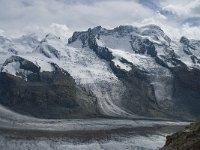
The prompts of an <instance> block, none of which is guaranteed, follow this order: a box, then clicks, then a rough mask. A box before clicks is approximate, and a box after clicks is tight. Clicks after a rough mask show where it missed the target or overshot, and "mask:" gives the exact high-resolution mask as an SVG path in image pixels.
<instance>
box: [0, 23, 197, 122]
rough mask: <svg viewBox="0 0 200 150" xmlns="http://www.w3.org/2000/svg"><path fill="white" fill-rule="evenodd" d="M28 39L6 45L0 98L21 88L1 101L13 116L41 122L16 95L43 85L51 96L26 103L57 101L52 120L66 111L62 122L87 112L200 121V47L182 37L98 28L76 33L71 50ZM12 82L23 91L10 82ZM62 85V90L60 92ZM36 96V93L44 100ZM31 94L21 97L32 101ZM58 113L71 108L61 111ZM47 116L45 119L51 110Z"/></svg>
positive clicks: (52, 40)
mask: <svg viewBox="0 0 200 150" xmlns="http://www.w3.org/2000/svg"><path fill="white" fill-rule="evenodd" d="M28 37H29V38H27V37H23V38H19V39H6V38H5V37H1V39H2V40H1V41H0V42H1V45H0V53H1V58H2V59H1V62H0V64H2V65H1V82H2V83H4V85H3V84H1V85H3V86H1V91H2V92H1V94H2V95H3V94H4V93H5V90H4V86H5V85H6V84H7V82H8V83H9V84H11V85H15V86H14V87H13V86H10V87H9V88H7V90H6V91H7V94H6V96H2V99H1V100H0V102H1V103H2V104H3V105H6V106H7V107H10V108H11V109H14V110H16V111H19V112H23V113H29V114H31V115H35V112H36V111H32V112H31V113H30V112H28V111H27V110H26V109H25V108H26V107H25V105H24V104H23V105H22V102H21V101H20V100H21V98H19V97H18V99H17V98H14V99H13V98H12V96H14V97H15V95H16V94H13V89H16V88H19V89H21V87H22V86H24V87H25V89H29V88H30V89H29V91H30V92H29V93H32V91H34V90H33V89H34V88H31V87H34V86H35V84H36V85H37V86H36V87H38V88H36V89H37V90H38V89H39V87H44V88H41V89H46V90H40V91H42V92H41V93H42V94H41V93H40V94H39V95H37V94H36V95H37V96H36V97H37V98H29V97H32V96H30V94H28V95H27V96H26V97H24V101H25V102H27V101H29V100H26V99H30V101H31V103H30V104H29V105H30V107H31V106H32V105H33V104H32V102H33V101H34V99H40V100H39V101H41V102H45V104H44V105H46V102H47V104H48V103H51V102H52V103H51V107H52V109H51V113H52V112H57V110H63V112H66V115H63V116H62V117H69V116H74V115H75V116H79V115H78V114H80V113H81V114H84V115H91V116H95V115H97V114H100V115H105V116H112V117H141V116H143V117H159V118H160V117H164V118H179V119H194V118H199V117H200V116H199V114H200V110H199V109H198V108H199V107H200V101H199V100H200V94H199V93H200V91H199V89H200V80H199V74H200V70H199V68H200V66H199V59H200V42H199V41H197V40H190V39H187V38H186V37H182V38H181V39H180V41H173V40H171V39H170V38H169V37H168V36H167V35H166V34H165V33H164V32H163V31H162V29H160V28H159V27H158V26H155V25H149V26H145V27H141V28H136V27H132V26H119V27H117V28H114V29H112V30H108V29H105V28H102V27H100V26H98V27H95V28H93V29H88V30H87V31H83V32H75V33H74V34H73V36H72V37H71V38H70V39H68V43H67V42H66V39H61V38H60V37H56V36H55V35H52V34H48V35H47V36H46V37H45V38H44V39H43V40H41V41H39V40H38V39H37V38H36V37H35V36H32V35H30V36H28ZM24 41H25V42H24ZM10 78H11V79H13V80H12V82H14V83H17V84H13V83H12V82H10ZM22 83H23V84H22ZM55 83H56V84H57V83H59V84H58V85H59V86H58V87H55V85H54V84H55ZM9 84H8V85H9ZM63 84H64V85H63ZM58 89H59V90H58ZM3 90H4V91H3ZM37 90H36V91H35V92H33V93H38V92H37ZM10 91H12V92H11V93H10ZM14 91H15V90H14ZM47 91H48V92H47ZM67 91H68V92H67ZM69 91H71V92H69ZM77 91H78V92H77ZM24 92H25V91H23V90H22V92H21V95H26V94H24ZM25 93H26V92H25ZM45 93H47V94H45ZM52 93H53V94H52ZM77 93H78V94H77ZM80 93H81V94H80ZM44 95H45V96H44ZM60 95H62V96H61V97H60ZM59 97H60V98H59ZM16 102H17V103H16ZM18 105H19V106H18ZM61 105H62V106H61ZM54 106H55V107H57V106H59V107H63V106H64V108H63V109H60V108H59V107H58V109H56V111H54V110H53V108H54ZM16 108H18V109H16ZM42 108H44V107H42ZM33 110H35V108H34V109H33ZM43 110H45V111H44V113H43V116H45V114H46V113H48V112H49V111H50V110H49V109H47V108H45V109H43ZM37 112H38V111H37ZM67 112H68V113H67ZM58 114H60V111H58ZM84 115H83V116H84ZM37 116H40V112H38V115H37ZM48 116H51V115H48ZM55 118H56V116H55Z"/></svg>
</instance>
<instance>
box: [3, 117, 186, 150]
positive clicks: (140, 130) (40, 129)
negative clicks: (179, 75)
mask: <svg viewBox="0 0 200 150" xmlns="http://www.w3.org/2000/svg"><path fill="white" fill-rule="evenodd" d="M187 124H188V123H187V122H171V121H153V120H123V119H105V118H104V119H103V118H99V119H68V120H44V119H35V118H32V119H27V118H26V119H22V120H18V121H14V120H9V119H8V120H7V119H0V149H1V150H27V149H29V150H43V149H45V150H64V149H67V150H68V149H75V150H79V149H81V150H84V149H87V150H88V149H91V150H107V149H108V150H110V149H116V150H121V149H131V150H156V149H159V148H161V147H162V146H163V145H164V144H165V140H166V135H168V134H171V133H174V132H176V131H178V130H180V129H182V128H183V127H184V126H185V125H187Z"/></svg>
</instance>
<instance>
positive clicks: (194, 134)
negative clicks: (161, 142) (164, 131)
mask: <svg viewBox="0 0 200 150" xmlns="http://www.w3.org/2000/svg"><path fill="white" fill-rule="evenodd" d="M161 150H200V121H199V122H195V123H191V124H190V125H189V126H187V127H186V128H185V129H184V130H182V131H179V132H177V133H175V134H172V135H170V136H167V141H166V144H165V146H164V147H163V148H162V149H161Z"/></svg>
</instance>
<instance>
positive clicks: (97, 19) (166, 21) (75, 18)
mask: <svg viewBox="0 0 200 150" xmlns="http://www.w3.org/2000/svg"><path fill="white" fill-rule="evenodd" d="M199 7H200V2H199V0H194V1H191V0H182V1H174V0H165V1H163V0H1V1H0V28H1V29H3V30H4V31H5V32H6V33H7V34H13V35H14V34H15V35H19V34H21V33H27V32H31V31H32V32H37V33H39V32H41V33H46V32H47V31H50V30H51V31H54V29H55V31H54V32H57V33H58V28H60V30H61V31H62V32H64V30H65V32H68V33H69V34H71V30H72V31H75V30H86V29H87V28H89V27H94V26H97V25H101V26H103V27H108V28H113V27H116V26H119V25H124V24H132V25H138V26H141V25H144V24H151V23H154V24H157V25H160V26H161V27H162V28H163V29H164V31H167V32H168V31H169V32H170V31H171V32H173V33H178V34H177V35H173V36H174V37H175V36H177V37H180V36H181V35H182V34H186V33H187V34H188V32H184V31H183V30H186V29H187V30H188V31H190V29H191V33H193V31H194V30H198V26H199V25H200V19H199V18H200V11H199V10H200V9H199ZM8 10H9V11H8ZM198 20H199V21H198ZM52 24H53V25H52ZM61 24H63V25H61ZM52 26H53V28H52ZM186 26H187V28H186ZM172 29H173V31H172ZM56 30H57V31H56ZM175 30H176V31H175ZM180 30H182V31H181V32H180ZM62 32H60V33H62ZM173 33H168V34H173ZM197 33H198V32H197ZM195 37H196V36H195Z"/></svg>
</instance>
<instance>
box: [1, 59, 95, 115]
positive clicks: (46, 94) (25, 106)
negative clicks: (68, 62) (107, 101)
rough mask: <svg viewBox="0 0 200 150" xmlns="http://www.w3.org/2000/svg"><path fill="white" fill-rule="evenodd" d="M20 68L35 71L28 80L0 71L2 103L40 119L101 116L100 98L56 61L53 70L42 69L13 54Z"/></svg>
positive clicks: (10, 60)
mask: <svg viewBox="0 0 200 150" xmlns="http://www.w3.org/2000/svg"><path fill="white" fill-rule="evenodd" d="M12 61H18V62H20V64H21V65H20V68H21V69H25V70H29V71H32V73H30V74H29V75H28V76H27V81H25V80H24V79H22V78H20V77H15V76H13V75H10V74H7V73H6V72H1V73H0V103H1V104H2V105H4V106H6V107H8V108H10V109H12V110H14V111H16V112H19V113H21V114H26V115H31V116H34V117H38V118H83V117H92V116H96V115H98V108H97V104H96V98H95V96H94V95H93V94H92V92H86V91H85V90H84V89H82V88H81V87H78V86H77V85H76V84H75V81H74V79H73V78H72V77H71V76H70V75H69V73H67V72H66V71H64V70H62V69H61V68H59V67H58V66H57V65H56V64H51V65H52V67H54V71H52V72H40V68H38V67H37V66H36V65H35V64H33V63H32V62H29V61H27V60H25V59H23V58H20V57H12V59H11V58H10V59H9V60H7V61H6V62H5V63H4V65H6V64H7V63H9V62H12Z"/></svg>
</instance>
